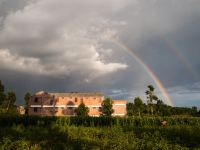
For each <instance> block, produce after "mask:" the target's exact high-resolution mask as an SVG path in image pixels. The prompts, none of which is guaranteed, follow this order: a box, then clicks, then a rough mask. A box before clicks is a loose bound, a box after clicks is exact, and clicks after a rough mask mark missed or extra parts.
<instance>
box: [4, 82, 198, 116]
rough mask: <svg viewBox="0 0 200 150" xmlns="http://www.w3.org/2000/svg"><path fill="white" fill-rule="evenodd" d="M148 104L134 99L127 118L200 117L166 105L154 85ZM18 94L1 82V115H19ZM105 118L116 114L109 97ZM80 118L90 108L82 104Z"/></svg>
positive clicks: (194, 111)
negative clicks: (6, 89)
mask: <svg viewBox="0 0 200 150" xmlns="http://www.w3.org/2000/svg"><path fill="white" fill-rule="evenodd" d="M145 94H146V96H147V103H144V102H143V100H142V99H141V98H140V97H136V98H135V99H134V103H132V102H129V103H127V106H126V109H127V116H146V115H151V116H152V115H154V116H171V115H192V116H200V111H198V110H197V107H195V106H194V107H192V108H188V107H172V106H169V105H167V104H165V103H164V102H163V101H162V100H161V99H159V98H158V96H157V95H156V94H155V88H154V87H153V86H152V85H149V86H147V90H146V91H145ZM30 98H31V93H30V92H27V93H26V94H25V95H24V108H25V112H26V113H25V114H28V101H29V100H30ZM15 102H16V94H15V92H14V91H8V92H5V87H4V85H3V83H2V82H1V80H0V114H17V113H18V111H17V106H16V105H15ZM101 112H102V115H103V116H108V117H111V116H112V114H113V113H114V109H113V101H112V99H111V98H109V97H107V98H106V99H105V100H104V101H103V103H102V109H101ZM76 113H77V115H78V116H81V117H86V116H88V113H89V108H88V107H87V106H86V105H85V104H84V103H83V102H82V103H81V104H80V105H79V106H78V108H77V109H76Z"/></svg>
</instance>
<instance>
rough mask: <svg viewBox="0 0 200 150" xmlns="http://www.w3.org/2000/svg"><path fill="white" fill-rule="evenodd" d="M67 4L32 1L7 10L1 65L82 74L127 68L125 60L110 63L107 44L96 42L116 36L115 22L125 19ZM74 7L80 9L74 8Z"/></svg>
mask: <svg viewBox="0 0 200 150" xmlns="http://www.w3.org/2000/svg"><path fill="white" fill-rule="evenodd" d="M77 4H78V3H77ZM91 4H92V5H96V3H91ZM100 4H101V3H100ZM70 5H71V4H70V3H69V2H67V1H65V0H60V1H59V3H57V1H52V0H44V1H35V3H31V4H29V5H28V6H26V7H25V8H24V9H23V10H20V11H17V12H15V13H12V14H10V15H8V16H7V17H6V18H5V20H4V26H3V29H2V30H1V31H0V45H1V47H0V48H2V49H1V51H0V57H1V60H0V62H1V63H0V68H6V69H14V70H18V71H25V72H31V73H36V74H38V73H39V74H42V75H61V76H62V75H69V74H73V73H79V74H81V75H83V76H86V77H87V78H88V77H89V78H95V77H98V76H102V75H106V74H110V73H113V72H116V71H118V70H122V69H126V68H127V65H126V64H124V63H115V62H113V59H112V57H111V55H109V54H110V53H111V52H112V49H106V48H104V47H102V45H101V43H102V42H106V41H107V40H109V39H110V38H112V36H117V30H115V27H116V26H121V25H123V24H125V23H124V22H123V21H112V20H109V19H104V18H102V17H99V16H98V14H96V13H94V14H90V13H89V11H87V10H86V8H87V6H84V5H83V7H81V8H79V6H76V5H73V6H74V7H75V8H73V9H72V8H71V7H70ZM119 6H120V5H117V6H116V8H117V9H120V8H121V7H119ZM78 9H79V10H80V11H83V12H84V13H75V11H77V10H78ZM105 57H107V58H108V59H106V60H110V61H109V62H108V61H105V60H104V58H105ZM13 64H15V65H13ZM33 68H34V69H35V70H34V71H33V70H32V69H33Z"/></svg>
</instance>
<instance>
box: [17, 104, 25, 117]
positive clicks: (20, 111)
mask: <svg viewBox="0 0 200 150" xmlns="http://www.w3.org/2000/svg"><path fill="white" fill-rule="evenodd" d="M17 111H18V112H19V114H20V115H24V114H25V112H26V110H25V108H24V106H18V107H17Z"/></svg>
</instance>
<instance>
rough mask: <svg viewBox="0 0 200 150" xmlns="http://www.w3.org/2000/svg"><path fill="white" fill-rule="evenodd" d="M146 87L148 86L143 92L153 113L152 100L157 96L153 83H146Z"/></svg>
mask: <svg viewBox="0 0 200 150" xmlns="http://www.w3.org/2000/svg"><path fill="white" fill-rule="evenodd" d="M147 87H148V89H147V91H146V92H145V93H146V95H147V103H148V105H149V106H150V112H151V115H153V101H154V100H155V101H157V100H158V97H157V96H156V95H154V90H155V88H154V87H153V85H148V86H147Z"/></svg>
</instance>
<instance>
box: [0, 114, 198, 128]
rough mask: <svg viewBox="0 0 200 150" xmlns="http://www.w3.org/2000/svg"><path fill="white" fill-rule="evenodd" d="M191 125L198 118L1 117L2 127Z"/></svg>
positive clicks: (196, 122) (0, 125)
mask: <svg viewBox="0 0 200 150" xmlns="http://www.w3.org/2000/svg"><path fill="white" fill-rule="evenodd" d="M162 121H166V122H167V124H166V125H169V126H171V125H191V126H200V118H198V117H142V118H141V117H124V118H121V117H103V116H102V117H48V116H45V117H40V116H0V127H6V126H12V125H18V124H22V125H24V126H49V125H55V124H56V125H61V126H64V125H75V126H91V127H93V126H94V127H95V126H115V125H117V126H160V125H162V124H161V122H162Z"/></svg>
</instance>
